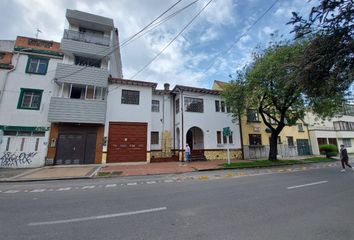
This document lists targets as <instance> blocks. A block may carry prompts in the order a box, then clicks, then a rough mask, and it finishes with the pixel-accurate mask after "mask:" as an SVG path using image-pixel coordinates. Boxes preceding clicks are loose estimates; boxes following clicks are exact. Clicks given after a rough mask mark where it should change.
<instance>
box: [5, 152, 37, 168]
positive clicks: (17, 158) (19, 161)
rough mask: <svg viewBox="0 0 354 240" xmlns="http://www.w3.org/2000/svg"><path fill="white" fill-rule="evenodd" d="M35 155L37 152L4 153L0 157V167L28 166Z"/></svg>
mask: <svg viewBox="0 0 354 240" xmlns="http://www.w3.org/2000/svg"><path fill="white" fill-rule="evenodd" d="M36 155H37V152H29V153H25V152H21V153H13V152H4V153H3V154H2V155H0V167H18V166H23V165H30V164H31V163H32V160H33V157H34V156H36Z"/></svg>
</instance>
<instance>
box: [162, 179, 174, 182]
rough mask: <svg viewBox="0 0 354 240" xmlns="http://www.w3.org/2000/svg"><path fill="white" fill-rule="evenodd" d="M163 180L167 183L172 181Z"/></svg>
mask: <svg viewBox="0 0 354 240" xmlns="http://www.w3.org/2000/svg"><path fill="white" fill-rule="evenodd" d="M164 182H166V183H169V182H173V180H169V179H168V180H164Z"/></svg>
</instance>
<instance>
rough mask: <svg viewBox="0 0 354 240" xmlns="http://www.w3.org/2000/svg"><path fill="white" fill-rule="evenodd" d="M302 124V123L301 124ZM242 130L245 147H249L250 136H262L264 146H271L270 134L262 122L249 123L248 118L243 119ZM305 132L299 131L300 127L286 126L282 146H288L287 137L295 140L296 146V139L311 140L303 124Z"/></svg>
mask: <svg viewBox="0 0 354 240" xmlns="http://www.w3.org/2000/svg"><path fill="white" fill-rule="evenodd" d="M299 123H300V122H299ZM241 128H242V140H243V145H246V146H247V145H249V134H261V138H262V145H269V137H270V133H267V132H266V131H265V130H266V128H267V126H266V125H265V124H264V123H263V122H262V121H260V122H247V117H246V116H243V117H241ZM303 129H304V131H303V132H299V131H298V126H297V125H295V126H285V127H284V128H283V130H282V131H281V132H280V134H279V136H280V140H281V143H282V144H287V137H293V138H294V145H296V139H309V135H308V131H307V128H306V126H305V125H304V124H303Z"/></svg>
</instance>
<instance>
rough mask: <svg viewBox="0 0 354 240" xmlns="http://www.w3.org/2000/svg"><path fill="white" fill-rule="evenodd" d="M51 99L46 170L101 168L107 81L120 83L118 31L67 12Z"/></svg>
mask: <svg viewBox="0 0 354 240" xmlns="http://www.w3.org/2000/svg"><path fill="white" fill-rule="evenodd" d="M66 19H67V22H68V29H65V30H64V34H63V38H62V40H61V48H60V50H61V51H62V52H63V54H64V58H63V61H62V63H58V65H57V68H56V71H55V76H54V82H55V84H56V85H55V88H54V90H53V91H54V96H53V97H51V99H50V105H49V113H48V121H49V122H50V123H51V132H50V137H49V147H48V154H47V164H90V163H101V160H102V148H103V145H104V138H103V135H104V124H105V119H106V108H107V87H108V77H109V76H112V77H122V66H121V57H120V51H119V38H118V30H117V29H116V28H115V27H114V23H113V19H110V18H106V17H101V16H97V15H93V14H89V13H85V12H81V11H77V10H70V9H68V10H67V12H66Z"/></svg>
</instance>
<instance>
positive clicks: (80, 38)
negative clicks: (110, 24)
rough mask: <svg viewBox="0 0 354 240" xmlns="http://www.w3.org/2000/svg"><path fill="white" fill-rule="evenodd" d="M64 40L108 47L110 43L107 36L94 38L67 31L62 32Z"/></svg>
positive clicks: (94, 36)
mask: <svg viewBox="0 0 354 240" xmlns="http://www.w3.org/2000/svg"><path fill="white" fill-rule="evenodd" d="M64 38H65V39H70V40H74V41H80V42H86V43H93V44H98V45H103V46H109V42H110V38H109V37H107V36H96V35H94V34H92V33H85V32H78V31H74V30H69V29H65V30H64Z"/></svg>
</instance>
